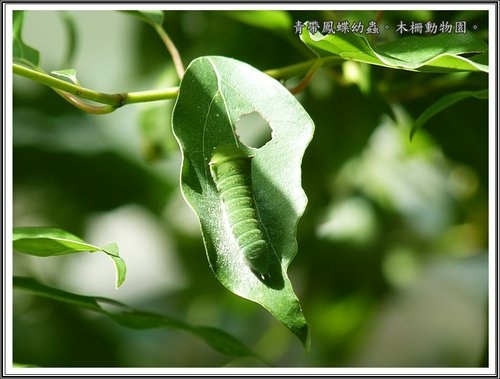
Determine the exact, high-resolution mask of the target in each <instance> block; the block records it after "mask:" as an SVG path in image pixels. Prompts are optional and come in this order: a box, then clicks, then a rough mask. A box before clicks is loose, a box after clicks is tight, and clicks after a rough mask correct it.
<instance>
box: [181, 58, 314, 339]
mask: <svg viewBox="0 0 500 379" xmlns="http://www.w3.org/2000/svg"><path fill="white" fill-rule="evenodd" d="M253 112H258V113H259V114H260V116H261V117H262V118H263V119H264V120H266V121H267V122H268V124H269V126H270V128H271V129H272V139H271V141H269V142H268V143H266V144H265V145H264V146H263V147H261V148H259V149H255V148H249V147H246V146H243V145H242V144H241V143H239V145H240V147H241V148H243V149H245V151H246V152H247V153H248V155H249V156H252V157H253V158H252V160H251V180H252V188H253V196H254V198H255V203H256V208H257V213H258V215H259V220H260V222H261V227H262V230H264V231H265V232H263V233H265V238H266V239H267V240H268V241H267V243H268V245H267V250H266V253H267V254H268V256H267V257H268V258H269V260H270V261H271V263H270V266H269V267H270V268H269V273H270V278H269V280H262V279H261V278H259V277H258V276H257V275H255V273H254V272H253V271H252V270H251V269H250V268H249V266H248V265H247V264H246V263H245V261H244V259H243V254H242V251H241V249H240V247H239V246H238V243H237V241H236V239H235V238H234V235H233V234H232V232H231V227H230V226H229V225H228V223H227V221H224V220H225V219H226V218H227V215H226V214H225V209H224V206H223V205H222V203H221V200H220V197H219V194H218V192H217V189H216V187H215V184H214V181H213V179H212V177H211V175H210V172H209V166H208V163H209V161H210V159H211V156H212V154H213V151H214V148H215V147H218V146H221V145H226V144H232V145H235V144H236V143H237V137H236V133H235V129H234V128H235V125H236V123H237V121H238V119H239V118H240V117H241V116H242V115H245V114H250V113H253ZM172 122H173V128H174V133H175V135H176V137H177V139H178V141H179V144H180V146H181V148H182V151H183V164H182V178H181V188H182V192H183V194H184V197H185V199H186V201H187V202H188V203H189V204H190V205H191V207H192V208H193V210H194V211H195V213H196V214H197V216H198V218H199V220H200V224H201V229H202V233H203V238H204V241H205V248H206V251H207V256H208V260H209V262H210V267H211V268H212V270H213V271H214V273H215V275H216V276H217V278H218V279H219V281H220V282H221V283H222V284H223V285H224V286H226V287H227V288H228V289H229V290H230V291H232V292H233V293H235V294H237V295H239V296H242V297H244V298H247V299H249V300H252V301H255V302H257V303H259V304H261V305H262V306H263V307H265V308H266V309H267V310H269V312H271V313H272V314H273V315H274V316H275V317H276V318H277V319H278V320H280V321H281V322H282V323H283V324H284V325H286V326H287V327H288V328H289V329H290V330H291V331H292V332H293V333H295V334H296V335H297V336H298V337H299V339H300V340H301V341H302V342H303V344H304V345H305V346H306V347H307V346H308V344H309V330H308V326H307V323H306V320H305V318H304V315H303V313H302V309H301V307H300V304H299V301H298V299H297V297H296V296H295V293H294V291H293V288H292V285H291V283H290V280H289V279H288V276H287V269H288V265H289V264H290V262H291V261H292V259H293V258H294V256H295V254H296V253H297V241H296V233H297V224H298V220H299V218H300V216H301V215H302V213H303V212H304V209H305V205H306V202H307V198H306V196H305V194H304V191H303V189H302V187H301V184H300V183H301V171H300V165H301V161H302V156H303V154H304V150H305V148H306V146H307V145H308V143H309V141H310V139H311V137H312V134H313V129H314V124H313V122H312V120H311V118H310V117H309V115H308V114H307V113H306V112H305V110H304V109H303V108H302V106H301V105H300V103H299V102H298V101H297V100H296V99H295V98H294V97H293V96H292V95H291V94H290V93H289V92H288V91H287V90H286V89H285V88H284V87H283V86H282V85H281V84H279V83H278V82H277V81H275V80H274V79H272V78H270V77H268V76H267V75H265V74H263V73H262V72H260V71H258V70H256V69H254V68H253V67H251V66H249V65H247V64H245V63H242V62H239V61H236V60H233V59H229V58H223V57H202V58H198V59H196V60H195V61H193V62H192V63H191V64H190V66H189V67H188V69H187V70H186V74H185V76H184V78H183V80H182V82H181V86H180V90H179V97H178V99H177V102H176V105H175V108H174V113H173V118H172Z"/></svg>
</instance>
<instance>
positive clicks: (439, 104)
mask: <svg viewBox="0 0 500 379" xmlns="http://www.w3.org/2000/svg"><path fill="white" fill-rule="evenodd" d="M469 97H475V98H477V99H487V98H488V89H484V90H480V91H460V92H454V93H450V94H448V95H446V96H444V97H442V98H441V99H439V100H438V101H436V102H435V103H434V104H432V105H431V106H430V107H429V108H427V109H426V110H425V111H423V112H422V114H421V115H420V116H419V117H418V118H417V120H416V121H415V124H413V126H412V128H411V130H410V140H411V139H412V138H413V136H414V135H415V132H416V131H417V129H419V128H421V127H422V125H424V124H425V123H426V122H427V121H429V120H430V119H431V118H432V117H433V116H434V115H436V114H437V113H439V112H441V111H442V110H444V109H446V108H448V107H451V106H452V105H453V104H455V103H457V102H459V101H460V100H464V99H467V98H469Z"/></svg>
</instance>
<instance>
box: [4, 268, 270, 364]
mask: <svg viewBox="0 0 500 379" xmlns="http://www.w3.org/2000/svg"><path fill="white" fill-rule="evenodd" d="M13 284H14V288H15V289H19V290H24V291H28V292H31V293H33V294H36V295H38V296H43V297H47V298H50V299H53V300H57V301H61V302H64V303H68V304H72V305H75V306H78V307H82V308H85V309H90V310H92V311H95V312H97V313H101V314H103V315H105V316H107V317H109V318H111V319H112V320H114V321H116V322H117V323H119V324H120V325H122V326H125V327H127V328H133V329H154V328H167V329H180V330H185V331H187V332H190V333H192V334H194V335H196V336H198V337H199V338H201V339H203V340H204V341H205V342H206V343H207V344H209V345H210V346H212V347H213V348H214V349H215V350H217V351H219V352H221V353H223V354H226V355H231V356H236V357H256V358H259V357H258V356H257V355H256V354H254V353H253V352H252V351H250V350H249V349H248V348H247V347H245V346H244V345H243V344H242V343H241V342H240V341H238V340H237V339H235V338H234V337H233V336H231V335H229V334H227V333H225V332H223V331H222V330H219V329H215V328H211V327H205V326H195V325H189V324H187V323H184V322H182V321H180V320H177V319H174V318H172V317H169V316H165V315H160V314H156V313H150V312H144V311H140V310H135V309H132V308H130V307H128V306H127V305H125V304H122V303H120V302H118V301H115V300H111V299H106V298H102V297H92V296H83V295H78V294H74V293H71V292H66V291H62V290H60V289H56V288H52V287H48V286H46V285H44V284H41V283H39V282H37V281H36V280H34V279H32V278H25V277H14V279H13ZM259 359H261V358H259ZM261 360H262V359H261Z"/></svg>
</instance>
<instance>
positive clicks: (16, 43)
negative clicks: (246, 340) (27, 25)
mask: <svg viewBox="0 0 500 379" xmlns="http://www.w3.org/2000/svg"><path fill="white" fill-rule="evenodd" d="M24 12H25V11H14V12H13V33H12V36H13V46H12V50H13V51H12V53H13V56H14V61H15V62H18V63H21V64H24V65H27V66H30V67H32V68H36V67H38V62H39V61H40V53H39V52H38V50H36V49H34V48H32V47H31V46H28V45H26V44H25V43H24V41H23V38H22V33H23V22H24Z"/></svg>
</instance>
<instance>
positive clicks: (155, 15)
mask: <svg viewBox="0 0 500 379" xmlns="http://www.w3.org/2000/svg"><path fill="white" fill-rule="evenodd" d="M122 12H124V13H128V14H130V15H132V16H135V17H138V18H140V19H141V20H142V21H145V22H147V23H148V24H152V25H159V26H161V24H162V23H163V11H154V10H148V11H145V10H143V11H122Z"/></svg>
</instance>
